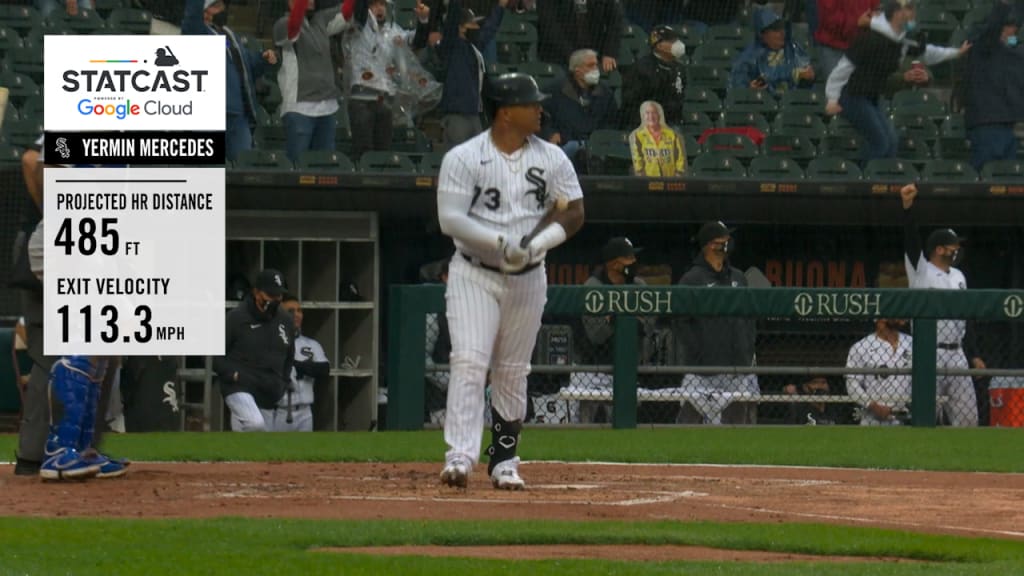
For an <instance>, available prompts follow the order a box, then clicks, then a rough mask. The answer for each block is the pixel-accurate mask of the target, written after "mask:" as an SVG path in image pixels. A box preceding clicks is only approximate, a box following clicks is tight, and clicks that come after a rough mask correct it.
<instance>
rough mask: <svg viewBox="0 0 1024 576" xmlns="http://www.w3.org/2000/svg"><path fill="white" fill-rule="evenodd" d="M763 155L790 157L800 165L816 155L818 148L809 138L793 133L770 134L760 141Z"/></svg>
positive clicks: (805, 163)
mask: <svg viewBox="0 0 1024 576" xmlns="http://www.w3.org/2000/svg"><path fill="white" fill-rule="evenodd" d="M761 154H762V155H763V156H780V157H783V158H792V159H793V160H795V161H796V162H798V163H800V165H801V166H806V165H807V163H808V162H810V161H811V160H813V159H814V158H816V157H817V156H818V150H817V148H815V147H814V143H813V142H811V139H810V138H806V137H804V136H797V135H794V134H770V135H768V136H766V137H765V139H764V142H762V143H761Z"/></svg>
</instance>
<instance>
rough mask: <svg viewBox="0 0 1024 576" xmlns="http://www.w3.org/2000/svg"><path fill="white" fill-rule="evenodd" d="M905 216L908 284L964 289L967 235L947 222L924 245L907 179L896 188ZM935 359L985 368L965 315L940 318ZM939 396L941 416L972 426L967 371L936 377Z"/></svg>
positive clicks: (973, 403)
mask: <svg viewBox="0 0 1024 576" xmlns="http://www.w3.org/2000/svg"><path fill="white" fill-rule="evenodd" d="M900 198H901V199H902V201H903V217H904V265H905V266H906V269H907V278H908V280H909V282H910V287H911V288H919V289H920V288H936V289H940V290H966V289H967V278H966V277H965V276H964V273H963V272H961V271H960V269H959V268H957V266H958V265H959V264H960V261H961V258H962V256H963V252H962V248H961V244H963V242H964V241H965V240H966V238H964V237H962V236H959V235H957V233H956V232H954V231H953V230H952V229H951V228H940V229H938V230H935V231H933V232H932V233H931V234H929V235H928V239H927V240H926V242H925V247H924V250H922V249H921V237H920V235H919V234H918V230H917V222H916V219H915V217H914V211H913V207H914V200H915V199H916V198H917V186H915V185H914V184H908V185H906V186H904V187H903V188H902V189H901V190H900ZM936 333H937V339H938V350H937V361H938V366H939V367H940V368H967V366H968V364H967V359H968V358H970V359H971V364H970V365H971V367H973V368H975V369H978V370H984V369H985V367H986V366H985V361H984V360H982V358H981V356H980V355H978V353H977V350H978V347H977V344H976V343H975V340H974V331H973V330H968V326H967V322H966V321H964V320H939V321H938V323H937V326H936ZM935 388H936V392H937V393H938V395H939V396H945V397H947V398H948V400H947V402H946V403H945V405H944V406H942V408H943V412H944V413H945V417H946V419H947V420H948V421H949V422H950V423H951V424H952V425H954V426H977V425H978V405H977V394H976V393H975V390H974V383H973V382H972V381H971V379H970V377H968V376H942V375H939V376H938V377H937V378H936V381H935Z"/></svg>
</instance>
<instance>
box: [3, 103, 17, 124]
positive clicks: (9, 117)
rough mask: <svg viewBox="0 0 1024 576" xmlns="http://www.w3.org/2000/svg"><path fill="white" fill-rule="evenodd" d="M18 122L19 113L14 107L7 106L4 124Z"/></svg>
mask: <svg viewBox="0 0 1024 576" xmlns="http://www.w3.org/2000/svg"><path fill="white" fill-rule="evenodd" d="M18 120H21V112H19V111H18V109H17V108H15V107H14V106H11V105H10V104H8V105H7V108H6V109H5V110H4V124H8V123H10V122H17V121H18Z"/></svg>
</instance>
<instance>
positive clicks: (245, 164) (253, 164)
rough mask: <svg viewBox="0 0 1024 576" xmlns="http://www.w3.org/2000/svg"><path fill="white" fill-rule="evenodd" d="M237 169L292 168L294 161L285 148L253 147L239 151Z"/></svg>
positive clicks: (235, 165) (236, 161)
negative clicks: (289, 157) (285, 151)
mask: <svg viewBox="0 0 1024 576" xmlns="http://www.w3.org/2000/svg"><path fill="white" fill-rule="evenodd" d="M234 167H235V169H237V170H291V169H292V162H291V160H289V159H288V156H287V155H286V154H285V153H284V150H264V149H253V150H243V151H241V152H239V153H238V158H237V159H236V160H235V164H234Z"/></svg>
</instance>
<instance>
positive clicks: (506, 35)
mask: <svg viewBox="0 0 1024 576" xmlns="http://www.w3.org/2000/svg"><path fill="white" fill-rule="evenodd" d="M496 41H497V42H498V43H499V44H503V43H512V44H515V45H516V47H517V48H518V49H519V53H520V54H521V55H522V56H521V58H522V61H523V62H536V61H537V28H536V27H535V26H534V25H533V24H530V23H529V22H527V21H525V20H523V19H513V20H510V21H509V22H508V24H505V23H504V22H502V26H501V27H500V28H499V29H498V35H497V38H496Z"/></svg>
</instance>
